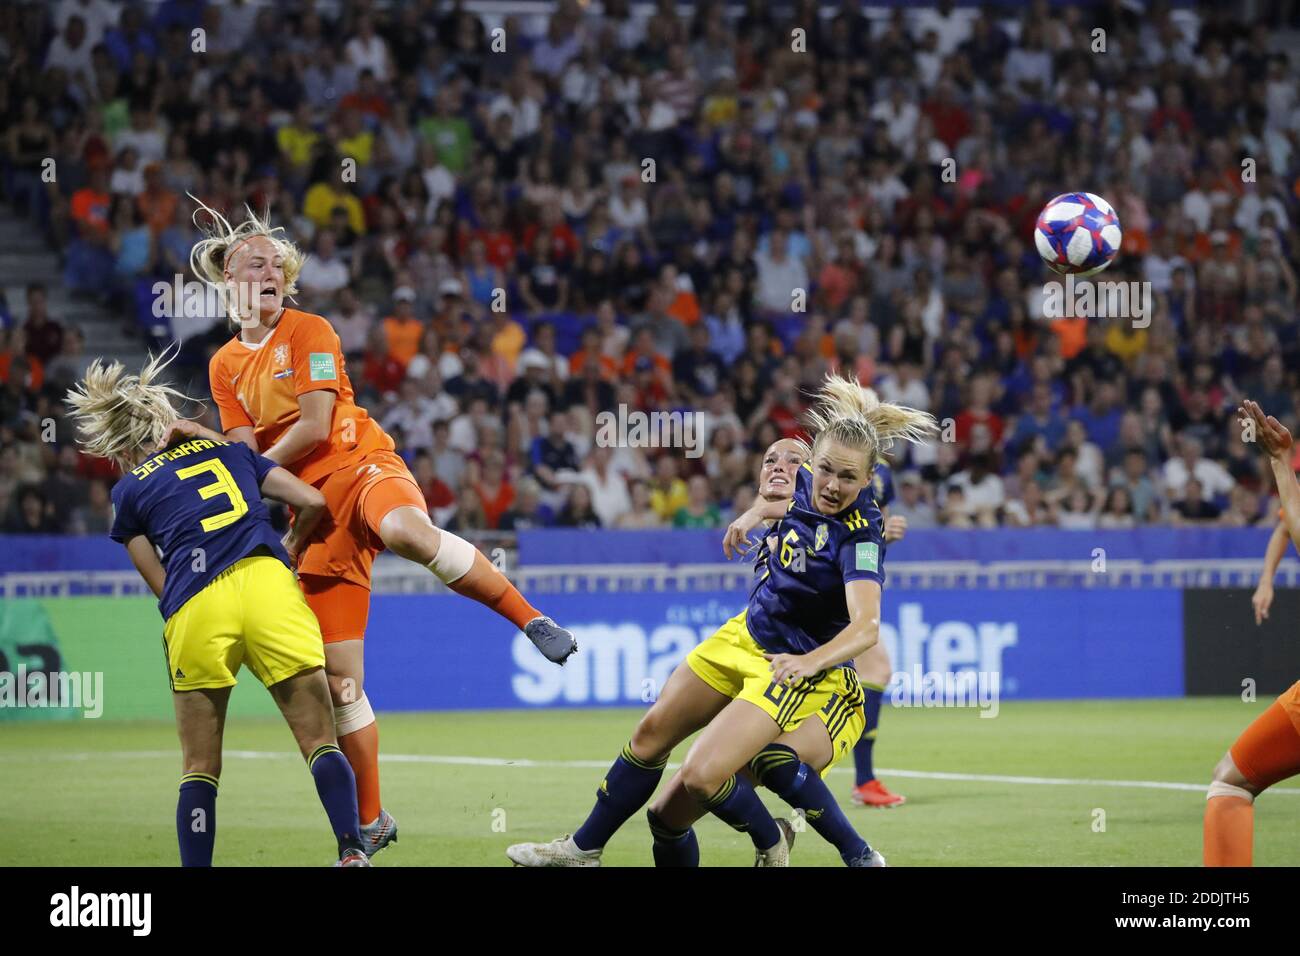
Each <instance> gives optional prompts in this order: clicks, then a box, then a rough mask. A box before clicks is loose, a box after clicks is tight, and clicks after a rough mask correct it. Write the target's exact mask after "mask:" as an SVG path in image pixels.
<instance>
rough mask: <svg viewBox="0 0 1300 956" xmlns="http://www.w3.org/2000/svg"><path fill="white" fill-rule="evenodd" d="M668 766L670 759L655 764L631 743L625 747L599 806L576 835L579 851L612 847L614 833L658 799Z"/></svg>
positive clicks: (602, 787)
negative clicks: (648, 761) (652, 800)
mask: <svg viewBox="0 0 1300 956" xmlns="http://www.w3.org/2000/svg"><path fill="white" fill-rule="evenodd" d="M667 765H668V757H667V756H665V757H664V758H663V759H662V760H660V761H658V762H656V763H653V764H651V763H647V762H646V761H644V760H642V759H641V758H640V757H638V756H636V754H634V753H632V745H631V744H630V743H629V744H628V745H627V746H626V747H624V748H623V752H622V753H621V754H619V755H618V759H617V760H615V761H614V763H613V765H612V766H611V767H610V768H609V770H608V771H607V772H606V773H605V779H604V780H602V781H601V782H600V789H599V790H597V791H596V805H595V806H594V807H592V808H591V813H589V814H587V819H586V820H585V821H584V822H583V824H582V826H580V827H578V830H577V832H576V833H574V834H573V842H574V843H575V844H577V846H578V849H580V850H599V849H600V848H601V847H603V846H604V845H605V844H606V843H608V842H609V838H610V837H612V836H613V835H614V832H615V831H616V830H618V828H619V827H621V826H622V825H623V824H624V823H626V822H627V820H628V818H629V817H631V816H632V814H634V813H636V812H637V811H638V810H640V809H641V808H642V807H643V806H645V803H646V801H647V800H649V799H650V797H651V796H653V795H654V792H655V787H657V786H659V778H660V777H662V776H663V775H664V767H666V766H667Z"/></svg>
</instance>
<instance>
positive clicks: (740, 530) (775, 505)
mask: <svg viewBox="0 0 1300 956" xmlns="http://www.w3.org/2000/svg"><path fill="white" fill-rule="evenodd" d="M789 508H790V499H789V498H773V499H768V498H762V497H759V498H755V499H754V503H753V504H752V505H751V506H750V508H749V510H748V511H746V512H745V513H744V514H742V515H741V516H740V517H739V518H737V519H736V520H735V521H733V522H731V524H729V525H727V533H726V534H724V535H723V536H722V553H723V554H725V555H726V556H727V558H728V560H730V559H731V558H733V557H737V556H739V555H742V554H744V553H745V552H747V551H748V550H749V549H750V548H751V547H753V545H752V544H751V543H750V541H749V533H750V532H751V531H753V530H754V529H755V528H757V527H758V526H759V525H761V524H762V523H763V522H764V521H776V520H777V519H779V518H782V517H784V516H785V513H786V511H788V510H789Z"/></svg>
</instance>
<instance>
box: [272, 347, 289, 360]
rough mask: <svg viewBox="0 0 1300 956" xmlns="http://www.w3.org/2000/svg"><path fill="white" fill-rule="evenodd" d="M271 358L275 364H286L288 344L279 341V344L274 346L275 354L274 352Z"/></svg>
mask: <svg viewBox="0 0 1300 956" xmlns="http://www.w3.org/2000/svg"><path fill="white" fill-rule="evenodd" d="M273 358H274V359H275V364H276V365H288V364H289V346H287V345H285V344H284V343H283V342H282V343H280V344H279V345H277V346H276V347H275V354H274V356H273Z"/></svg>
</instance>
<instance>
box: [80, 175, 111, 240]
mask: <svg viewBox="0 0 1300 956" xmlns="http://www.w3.org/2000/svg"><path fill="white" fill-rule="evenodd" d="M112 206H113V196H112V194H111V193H110V192H109V191H108V174H107V173H106V172H105V171H104V169H103V168H102V167H99V168H96V169H92V170H91V171H90V177H89V181H88V182H87V183H86V185H85V186H82V187H81V188H80V189H78V190H77V191H76V192H75V193H73V194H72V204H71V208H72V220H73V222H75V223H76V224H77V232H78V234H79V235H80V237H81V238H82V239H85V240H86V241H87V242H93V243H95V244H96V245H101V246H102V245H106V244H107V243H108V234H109V231H110V223H109V215H110V212H111V210H112Z"/></svg>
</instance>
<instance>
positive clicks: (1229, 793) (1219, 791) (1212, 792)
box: [1205, 780, 1255, 803]
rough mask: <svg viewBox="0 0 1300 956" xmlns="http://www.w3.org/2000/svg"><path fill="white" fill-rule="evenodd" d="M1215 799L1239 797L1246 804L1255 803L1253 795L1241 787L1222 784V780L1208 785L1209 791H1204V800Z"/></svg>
mask: <svg viewBox="0 0 1300 956" xmlns="http://www.w3.org/2000/svg"><path fill="white" fill-rule="evenodd" d="M1215 797H1241V799H1243V800H1245V801H1246V802H1247V803H1254V802H1255V795H1254V794H1253V793H1251V792H1250V791H1249V790H1246V789H1245V788H1243V787H1234V786H1233V785H1232V784H1230V783H1224V782H1223V781H1222V780H1216V781H1214V782H1213V783H1211V784H1210V789H1209V790H1208V791H1206V794H1205V799H1206V800H1213V799H1214V798H1215Z"/></svg>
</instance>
